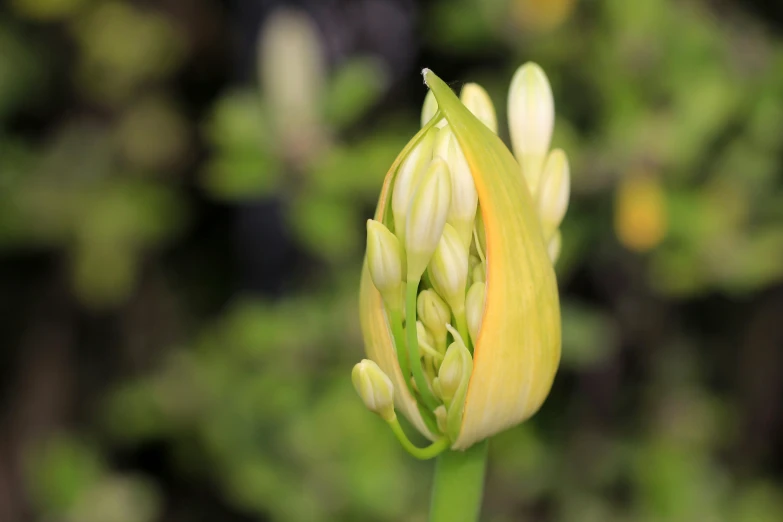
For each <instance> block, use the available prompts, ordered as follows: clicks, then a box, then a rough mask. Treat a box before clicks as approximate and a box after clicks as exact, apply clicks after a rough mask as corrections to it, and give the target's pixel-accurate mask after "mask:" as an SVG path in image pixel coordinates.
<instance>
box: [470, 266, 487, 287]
mask: <svg viewBox="0 0 783 522" xmlns="http://www.w3.org/2000/svg"><path fill="white" fill-rule="evenodd" d="M470 279H471V281H472V282H474V283H486V282H487V265H486V264H484V263H479V264H477V265H476V266H474V267H473V271H472V272H471V275H470Z"/></svg>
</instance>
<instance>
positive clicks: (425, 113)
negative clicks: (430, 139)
mask: <svg viewBox="0 0 783 522" xmlns="http://www.w3.org/2000/svg"><path fill="white" fill-rule="evenodd" d="M436 112H438V101H437V100H436V99H435V95H434V94H433V93H432V91H427V96H425V97H424V105H423V106H422V108H421V126H422V127H424V126H425V125H427V123H429V121H430V120H431V119H432V117H433V116H435V113H436ZM444 125H446V119H445V118H443V119H442V120H440V121H439V122H438V123H436V124H435V126H436V127H437V128H441V127H443V126H444Z"/></svg>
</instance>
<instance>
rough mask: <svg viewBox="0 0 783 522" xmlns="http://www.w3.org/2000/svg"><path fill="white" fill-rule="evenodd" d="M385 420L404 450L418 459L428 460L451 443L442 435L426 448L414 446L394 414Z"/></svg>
mask: <svg viewBox="0 0 783 522" xmlns="http://www.w3.org/2000/svg"><path fill="white" fill-rule="evenodd" d="M387 422H388V423H389V426H390V427H391V429H392V431H393V432H394V435H396V436H397V440H398V441H400V444H402V447H403V448H405V451H407V452H408V453H410V454H411V455H413V456H414V457H416V458H417V459H419V460H429V459H432V458H435V457H437V456H438V455H440V454H441V453H443V452H444V451H445V450H447V449H448V447H449V445H450V444H451V441H449V439H448V438H446V437H443V438H442V439H438V440H436V441H435V442H433V443H432V444H430V445H429V446H427V447H426V448H419V447H417V446H414V445H413V443H412V442H411V441H410V439H408V437H407V435H405V432H404V431H402V426H400V421H398V420H397V417H396V416H395V417H394V419H392V420H390V421H387Z"/></svg>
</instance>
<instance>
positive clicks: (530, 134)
mask: <svg viewBox="0 0 783 522" xmlns="http://www.w3.org/2000/svg"><path fill="white" fill-rule="evenodd" d="M508 124H509V131H510V133H511V146H512V149H513V151H514V156H516V158H517V161H518V162H519V164H520V166H521V167H522V172H523V174H524V175H525V179H526V180H527V182H528V188H529V189H530V192H531V193H533V194H535V193H536V191H537V187H538V182H539V178H540V176H541V169H542V168H543V164H544V159H545V158H546V154H547V152H548V151H549V144H550V142H551V140H552V130H553V128H554V125H555V102H554V98H553V97H552V88H551V87H550V85H549V80H548V79H547V77H546V74H545V73H544V71H543V70H542V69H541V67H539V66H538V65H536V64H534V63H530V62H528V63H526V64H525V65H523V66H522V67H520V68H519V69H517V72H516V73H515V74H514V77H513V79H512V80H511V87H510V88H509V92H508Z"/></svg>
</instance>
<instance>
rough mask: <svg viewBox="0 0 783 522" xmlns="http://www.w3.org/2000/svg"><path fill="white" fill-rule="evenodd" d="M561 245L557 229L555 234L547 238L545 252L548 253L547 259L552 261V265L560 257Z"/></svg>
mask: <svg viewBox="0 0 783 522" xmlns="http://www.w3.org/2000/svg"><path fill="white" fill-rule="evenodd" d="M561 246H562V237H561V235H560V231H559V230H558V231H557V232H555V235H553V236H552V239H550V240H549V243H548V244H547V246H546V252H547V254H548V255H549V260H550V261H552V264H553V265H554V264H555V262H556V261H557V259H558V258H559V257H560V247H561Z"/></svg>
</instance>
